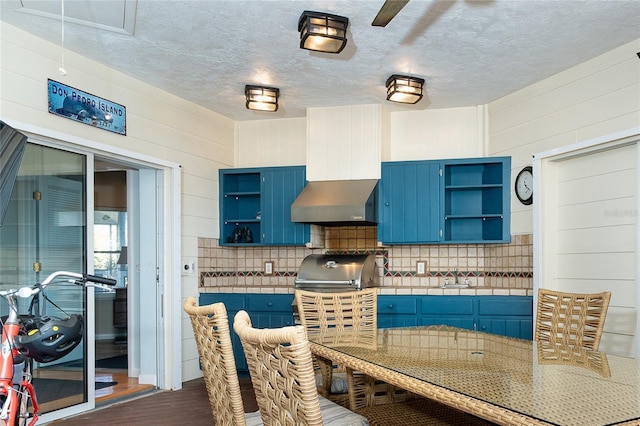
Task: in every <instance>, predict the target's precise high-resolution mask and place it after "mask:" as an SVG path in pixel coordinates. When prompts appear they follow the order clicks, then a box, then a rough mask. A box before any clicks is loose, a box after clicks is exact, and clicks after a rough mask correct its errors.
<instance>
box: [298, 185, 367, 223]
mask: <svg viewBox="0 0 640 426" xmlns="http://www.w3.org/2000/svg"><path fill="white" fill-rule="evenodd" d="M377 185H378V181H377V180H376V179H364V180H327V181H312V182H309V183H307V185H306V186H305V187H304V189H303V190H302V192H301V193H300V195H298V198H297V199H296V200H295V201H294V202H293V204H292V205H291V220H292V221H293V222H301V223H312V224H317V225H325V226H330V225H375V224H377V223H378V214H377Z"/></svg>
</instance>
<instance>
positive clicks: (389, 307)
mask: <svg viewBox="0 0 640 426" xmlns="http://www.w3.org/2000/svg"><path fill="white" fill-rule="evenodd" d="M416 325H418V300H417V299H416V298H415V297H413V296H386V295H385V296H378V327H380V328H389V327H409V326H416Z"/></svg>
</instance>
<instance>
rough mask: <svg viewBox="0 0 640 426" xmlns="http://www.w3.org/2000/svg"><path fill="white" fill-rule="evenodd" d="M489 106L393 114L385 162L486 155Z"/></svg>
mask: <svg viewBox="0 0 640 426" xmlns="http://www.w3.org/2000/svg"><path fill="white" fill-rule="evenodd" d="M485 111H486V107H485V106H477V107H466V108H447V109H436V110H425V111H410V112H392V113H391V141H390V147H389V152H388V156H386V157H384V158H383V161H410V160H434V159H436V160H437V159H443V158H464V157H483V156H485V152H484V145H485V130H486V126H485V118H486V117H485Z"/></svg>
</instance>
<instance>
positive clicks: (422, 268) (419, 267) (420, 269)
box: [416, 260, 427, 275]
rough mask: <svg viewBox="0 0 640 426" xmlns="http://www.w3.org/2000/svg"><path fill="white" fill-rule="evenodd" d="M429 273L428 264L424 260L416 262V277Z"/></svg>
mask: <svg viewBox="0 0 640 426" xmlns="http://www.w3.org/2000/svg"><path fill="white" fill-rule="evenodd" d="M426 273H427V262H425V261H424V260H419V261H418V262H416V275H426Z"/></svg>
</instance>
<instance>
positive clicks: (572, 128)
mask: <svg viewBox="0 0 640 426" xmlns="http://www.w3.org/2000/svg"><path fill="white" fill-rule="evenodd" d="M638 51H640V39H638V40H636V41H634V42H632V43H628V44H626V45H624V46H621V47H619V48H617V49H614V50H612V51H610V52H607V53H606V54H604V55H601V56H598V57H596V58H594V59H592V60H590V61H587V62H585V63H583V64H581V65H578V66H576V67H574V68H571V69H569V70H567V71H564V72H561V73H559V74H557V75H554V76H552V77H550V78H548V79H545V80H543V81H540V82H538V83H535V84H533V85H531V86H529V87H526V88H524V89H522V90H520V91H518V92H515V93H513V94H511V95H508V96H505V97H504V98H501V99H498V100H496V101H494V102H491V103H490V104H489V106H488V108H489V145H488V152H487V154H488V155H510V156H511V157H512V163H511V167H512V171H511V179H512V187H513V180H514V179H515V176H516V175H517V172H518V171H519V170H520V169H521V168H522V167H524V166H527V165H531V163H532V157H533V155H534V154H536V153H539V152H545V151H548V150H551V149H554V148H558V147H563V146H567V145H571V144H574V143H576V142H579V141H584V140H589V139H593V138H596V137H599V136H602V135H607V134H611V133H615V132H617V131H620V130H624V129H631V128H634V127H638V126H640V60H638V56H637V52H638ZM535 197H536V196H535V194H534V203H535ZM511 231H512V233H513V234H529V233H531V232H532V231H533V216H532V206H523V205H522V204H520V203H519V202H518V200H517V198H516V197H512V201H511Z"/></svg>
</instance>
